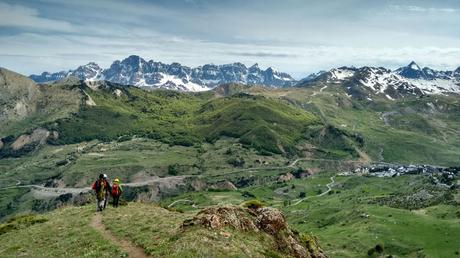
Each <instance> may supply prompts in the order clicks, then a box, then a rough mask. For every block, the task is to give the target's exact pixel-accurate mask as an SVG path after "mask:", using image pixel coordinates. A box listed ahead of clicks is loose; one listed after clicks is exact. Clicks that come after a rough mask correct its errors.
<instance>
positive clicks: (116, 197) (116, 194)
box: [111, 178, 123, 208]
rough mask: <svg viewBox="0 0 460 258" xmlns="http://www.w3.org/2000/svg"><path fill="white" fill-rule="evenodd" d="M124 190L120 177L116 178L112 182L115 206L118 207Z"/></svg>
mask: <svg viewBox="0 0 460 258" xmlns="http://www.w3.org/2000/svg"><path fill="white" fill-rule="evenodd" d="M122 192H123V188H122V187H121V184H120V179H118V178H115V179H114V180H113V183H112V191H111V194H112V198H113V207H114V208H117V207H118V201H119V200H120V196H121V193H122Z"/></svg>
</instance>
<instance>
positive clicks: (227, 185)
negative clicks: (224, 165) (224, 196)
mask: <svg viewBox="0 0 460 258" xmlns="http://www.w3.org/2000/svg"><path fill="white" fill-rule="evenodd" d="M209 189H213V190H227V191H236V190H238V188H236V186H235V185H234V184H233V183H232V182H229V181H227V180H225V181H221V182H217V183H215V184H212V185H211V186H210V187H209Z"/></svg>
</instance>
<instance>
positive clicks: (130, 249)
mask: <svg viewBox="0 0 460 258" xmlns="http://www.w3.org/2000/svg"><path fill="white" fill-rule="evenodd" d="M90 226H91V227H92V228H94V229H95V230H97V231H98V232H99V233H101V235H102V236H103V237H104V238H105V239H106V240H108V241H110V242H112V243H113V244H114V245H116V246H118V247H120V248H121V250H123V251H124V252H126V253H127V254H128V256H129V257H132V258H144V257H150V256H148V255H147V254H145V252H144V249H142V248H140V247H138V246H135V245H133V244H132V243H131V242H129V241H126V240H123V239H118V238H116V237H115V236H114V235H112V233H111V232H110V231H108V230H107V229H105V227H104V225H103V224H102V215H101V213H96V215H94V217H93V219H92V220H91V223H90Z"/></svg>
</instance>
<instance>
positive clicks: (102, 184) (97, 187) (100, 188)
mask: <svg viewBox="0 0 460 258" xmlns="http://www.w3.org/2000/svg"><path fill="white" fill-rule="evenodd" d="M108 187H109V185H108V184H107V180H105V179H104V175H103V174H100V175H99V178H98V179H97V180H96V182H94V183H93V186H92V189H93V190H94V191H95V193H96V211H102V210H103V209H104V202H105V193H106V191H107V189H108Z"/></svg>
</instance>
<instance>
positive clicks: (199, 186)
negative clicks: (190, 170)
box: [190, 179, 207, 191]
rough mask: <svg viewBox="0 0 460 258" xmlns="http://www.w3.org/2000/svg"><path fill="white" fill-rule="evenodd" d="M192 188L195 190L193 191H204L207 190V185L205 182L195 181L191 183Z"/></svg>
mask: <svg viewBox="0 0 460 258" xmlns="http://www.w3.org/2000/svg"><path fill="white" fill-rule="evenodd" d="M190 187H191V188H192V189H193V191H203V190H205V189H206V187H207V184H206V182H205V181H203V180H199V179H194V180H193V181H191V182H190Z"/></svg>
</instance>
